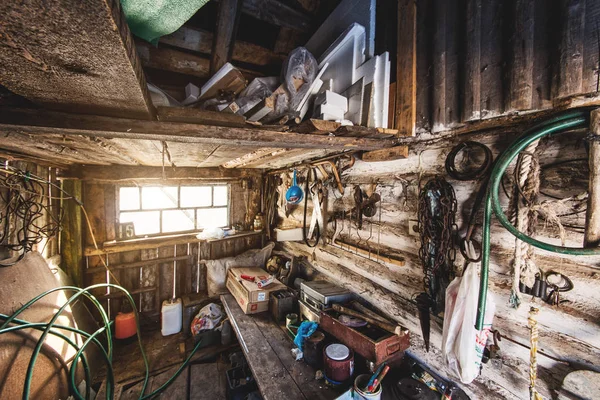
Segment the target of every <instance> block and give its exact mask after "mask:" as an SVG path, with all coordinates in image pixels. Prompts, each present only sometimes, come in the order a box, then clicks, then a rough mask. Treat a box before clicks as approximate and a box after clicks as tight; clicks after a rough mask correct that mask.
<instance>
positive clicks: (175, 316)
mask: <svg viewBox="0 0 600 400" xmlns="http://www.w3.org/2000/svg"><path fill="white" fill-rule="evenodd" d="M182 311H183V307H182V304H181V299H175V300H165V301H163V303H162V308H161V316H162V318H161V319H162V324H161V333H162V335H163V336H169V335H174V334H176V333H179V332H180V331H181V314H182Z"/></svg>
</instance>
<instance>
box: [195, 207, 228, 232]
mask: <svg viewBox="0 0 600 400" xmlns="http://www.w3.org/2000/svg"><path fill="white" fill-rule="evenodd" d="M228 223H229V221H228V218H227V207H223V208H199V209H198V228H203V229H206V228H222V227H224V226H227V224H228Z"/></svg>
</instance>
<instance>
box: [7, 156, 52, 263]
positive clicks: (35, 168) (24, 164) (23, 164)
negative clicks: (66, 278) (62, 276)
mask: <svg viewBox="0 0 600 400" xmlns="http://www.w3.org/2000/svg"><path fill="white" fill-rule="evenodd" d="M5 162H8V165H10V166H12V167H14V168H18V169H20V170H23V171H29V172H30V173H31V174H33V175H36V176H39V177H40V178H43V179H47V180H50V181H51V182H54V183H55V184H57V185H60V182H58V181H57V180H56V168H51V167H47V166H42V165H39V164H36V163H34V162H28V161H18V160H17V161H15V160H8V161H7V160H6V159H4V158H1V157H0V163H1V164H2V165H4V163H5ZM49 189H50V191H49ZM7 191H8V189H7V188H5V187H0V210H2V209H4V207H5V205H6V204H5V203H4V200H3V199H5V198H6V194H7ZM44 193H45V196H44V199H43V204H44V205H46V206H48V205H49V203H50V202H51V208H50V210H51V212H52V213H53V214H54V218H58V215H59V208H60V192H59V190H58V189H57V188H55V187H52V188H49V185H44ZM50 197H52V199H51V198H50ZM39 218H40V220H39V221H37V223H38V224H39V225H40V226H44V225H46V224H47V223H48V222H49V219H50V216H49V215H48V214H47V213H46V212H43V215H42V216H40V217H39ZM0 225H2V226H3V223H0ZM11 241H12V242H13V243H14V242H16V238H15V237H13V238H11ZM34 251H38V252H40V253H41V254H42V256H43V257H44V258H45V259H46V260H49V259H50V258H52V257H53V260H52V264H53V265H54V266H57V265H59V264H60V257H59V238H58V235H55V236H53V237H50V238H48V239H47V240H46V241H43V242H41V243H40V244H38V245H35V246H34Z"/></svg>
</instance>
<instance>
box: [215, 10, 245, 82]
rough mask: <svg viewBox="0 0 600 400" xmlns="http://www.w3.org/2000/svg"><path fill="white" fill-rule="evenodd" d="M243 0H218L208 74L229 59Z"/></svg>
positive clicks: (219, 67)
mask: <svg viewBox="0 0 600 400" xmlns="http://www.w3.org/2000/svg"><path fill="white" fill-rule="evenodd" d="M242 2H243V0H220V1H219V11H218V13H217V24H216V28H215V35H214V37H213V46H212V54H211V56H210V74H211V75H214V74H215V73H216V72H217V71H218V70H219V69H221V67H222V66H223V65H225V64H226V63H228V62H229V61H231V56H232V55H233V47H234V44H235V37H236V35H237V30H238V23H239V21H240V14H241V12H242Z"/></svg>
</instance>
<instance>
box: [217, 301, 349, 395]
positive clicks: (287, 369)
mask: <svg viewBox="0 0 600 400" xmlns="http://www.w3.org/2000/svg"><path fill="white" fill-rule="evenodd" d="M221 302H222V303H223V307H224V308H225V311H226V312H227V315H228V316H229V319H230V321H231V326H232V327H233V329H234V331H235V334H236V335H237V338H238V340H239V342H240V346H241V348H242V350H243V352H244V355H245V356H246V360H247V361H248V365H249V366H250V369H251V370H252V374H253V375H254V379H255V380H256V383H257V384H258V388H259V390H260V393H261V395H262V396H263V398H264V399H265V400H282V399H285V400H296V399H302V400H304V399H307V400H308V399H310V400H320V399H323V400H325V399H328V400H330V399H335V398H336V397H338V396H339V393H337V392H335V391H334V390H333V389H331V388H329V387H327V386H326V385H325V383H324V382H323V380H319V381H318V380H315V372H316V371H315V369H314V368H312V367H310V366H308V365H307V364H306V363H305V362H304V361H296V359H295V358H294V356H293V355H292V352H291V350H292V348H293V347H294V345H293V343H292V341H291V340H290V339H289V337H287V334H286V333H285V332H284V330H283V329H281V327H280V326H279V325H277V324H276V323H275V322H274V321H273V320H272V319H271V316H270V315H269V314H268V313H260V314H254V315H246V314H244V313H243V311H242V310H241V308H240V306H239V305H238V304H237V302H236V301H235V299H234V298H233V296H232V295H230V294H225V295H221Z"/></svg>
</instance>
